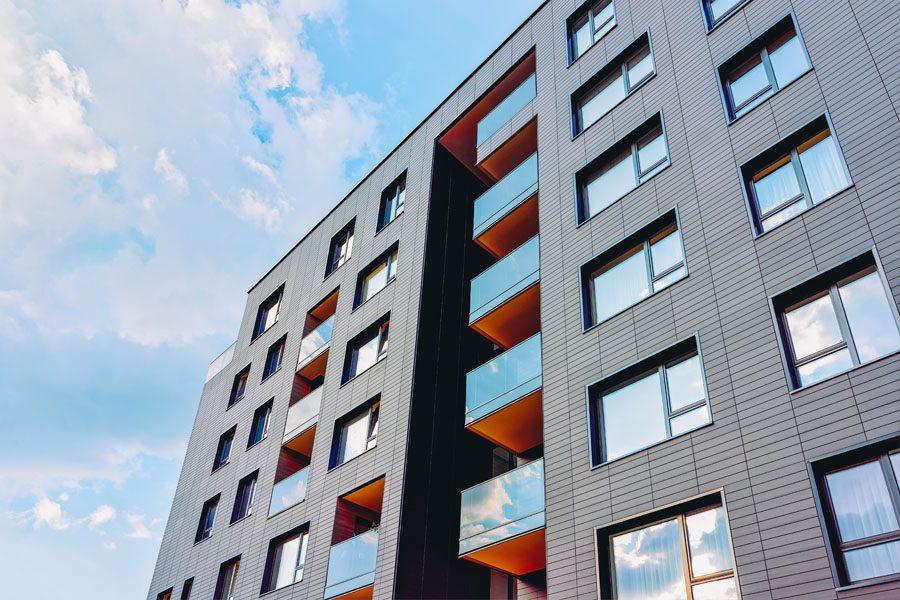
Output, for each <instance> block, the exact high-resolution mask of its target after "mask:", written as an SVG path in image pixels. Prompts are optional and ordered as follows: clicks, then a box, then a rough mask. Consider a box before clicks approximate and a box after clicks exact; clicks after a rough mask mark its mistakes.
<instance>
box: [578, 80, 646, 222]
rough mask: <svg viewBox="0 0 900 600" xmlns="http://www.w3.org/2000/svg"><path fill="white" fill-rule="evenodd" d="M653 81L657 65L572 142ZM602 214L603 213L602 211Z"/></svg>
mask: <svg viewBox="0 0 900 600" xmlns="http://www.w3.org/2000/svg"><path fill="white" fill-rule="evenodd" d="M653 79H656V65H655V64H654V67H653V72H652V73H651V74H649V75H647V76H646V77H644V78H643V79H642V80H641V81H640V83H638V84H637V85H636V86H634V87H633V88H632V89H631V91H630V92H628V94H627V95H626V96H625V97H624V98H622V99H621V100H619V101H618V102H616V103H615V104H613V105H612V106H610V107H609V110H608V111H606V112H605V113H603V116H602V117H600V118H599V119H597V120H596V121H594V122H593V123H591V124H590V125H588V126H587V127H585V128H584V129H582V130H581V131H579V132H578V133H576V134H575V135H573V136H572V141H573V142H574V141H575V140H577V139H578V138H580V137H581V136H583V135H584V134H585V133H586V132H588V131H590V130H591V128H592V127H593V126H594V125H596V124H597V123H599V122H601V121H602V120H603V119H604V118H605V117H606V116H607V115H609V114H610V113H612V111H614V110H615V109H616V107H618V106H619V105H620V104H622V103H623V102H625V101H626V100H628V99H629V98H631V97H632V96H633V95H634V94H635V92H637V91H638V90H640V89H641V88H642V87H644V86H645V85H647V82H648V81H652V80H653ZM577 91H578V90H575V92H577ZM575 92H572V94H569V98H571V97H572V95H574V94H575ZM569 106H570V108H569V113H570V114H569V116H570V119H574V118H575V115H573V114H571V110H572V109H571V106H572V104H571V102H570V103H569ZM572 122H573V123H574V120H573V121H572ZM601 212H602V211H601Z"/></svg>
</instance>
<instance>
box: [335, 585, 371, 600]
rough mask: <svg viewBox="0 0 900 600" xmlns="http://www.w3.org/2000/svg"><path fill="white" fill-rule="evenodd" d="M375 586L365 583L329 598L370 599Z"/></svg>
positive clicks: (344, 599)
mask: <svg viewBox="0 0 900 600" xmlns="http://www.w3.org/2000/svg"><path fill="white" fill-rule="evenodd" d="M374 589H375V586H374V584H373V585H367V586H366V587H362V588H359V589H358V590H353V591H352V592H348V593H346V594H344V595H342V596H335V597H334V598H332V599H331V600H371V598H372V592H373V591H374Z"/></svg>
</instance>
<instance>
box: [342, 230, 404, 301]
mask: <svg viewBox="0 0 900 600" xmlns="http://www.w3.org/2000/svg"><path fill="white" fill-rule="evenodd" d="M395 254H396V255H397V257H396V258H395V259H394V275H393V276H392V277H390V278H389V279H388V280H387V283H385V284H384V287H383V288H381V289H380V290H378V291H377V292H375V293H374V294H372V295H370V296H369V297H368V298H365V299H363V297H362V295H363V285H364V284H365V281H366V278H367V277H368V276H369V275H371V274H372V273H373V272H374V271H375V270H376V269H377V268H378V267H380V266H381V265H383V264H385V263H387V262H388V261H389V260H390V258H391V257H392V256H394V255H395ZM399 258H400V242H399V241H396V242H394V243H393V244H391V245H390V246H389V247H388V248H387V250H385V251H384V252H382V253H381V254H379V255H378V256H377V257H376V258H375V260H373V261H372V262H370V263H369V264H368V265H366V266H365V268H364V269H363V270H362V271H360V272H359V273H358V274H357V275H356V290H355V291H354V293H353V310H356V309H357V308H359V307H360V306H362V305H363V304H365V303H366V302H368V301H369V300H371V299H372V298H373V297H374V296H375V295H377V294H379V293H381V292H382V291H383V290H384V289H385V288H386V287H387V286H389V285H390V284H392V283H393V282H394V280H395V279H396V278H397V267H396V264H397V262H398V260H399ZM387 268H388V270H390V265H387Z"/></svg>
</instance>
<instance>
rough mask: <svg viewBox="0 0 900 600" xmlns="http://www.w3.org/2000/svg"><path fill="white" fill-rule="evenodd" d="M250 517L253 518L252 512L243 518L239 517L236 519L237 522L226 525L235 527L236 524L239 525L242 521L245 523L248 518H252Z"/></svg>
mask: <svg viewBox="0 0 900 600" xmlns="http://www.w3.org/2000/svg"><path fill="white" fill-rule="evenodd" d="M252 516H253V513H252V512H251V513H249V514H246V515H244V516H243V517H241V518H240V519H238V520H237V521H232V522H231V523H229V524H228V526H229V527H232V526H233V525H237V524H238V523H241V522H243V521H246V520H247V519H249V518H250V517H252Z"/></svg>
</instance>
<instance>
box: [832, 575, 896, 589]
mask: <svg viewBox="0 0 900 600" xmlns="http://www.w3.org/2000/svg"><path fill="white" fill-rule="evenodd" d="M895 581H900V574H895V575H885V576H883V577H877V578H872V579H866V580H863V581H858V582H856V583H848V584H847V585H842V586H839V587H836V588H834V591H835V592H837V593H841V592H849V591H851V590H858V589H860V588H867V587H872V586H876V585H883V584H885V583H892V582H895Z"/></svg>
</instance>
